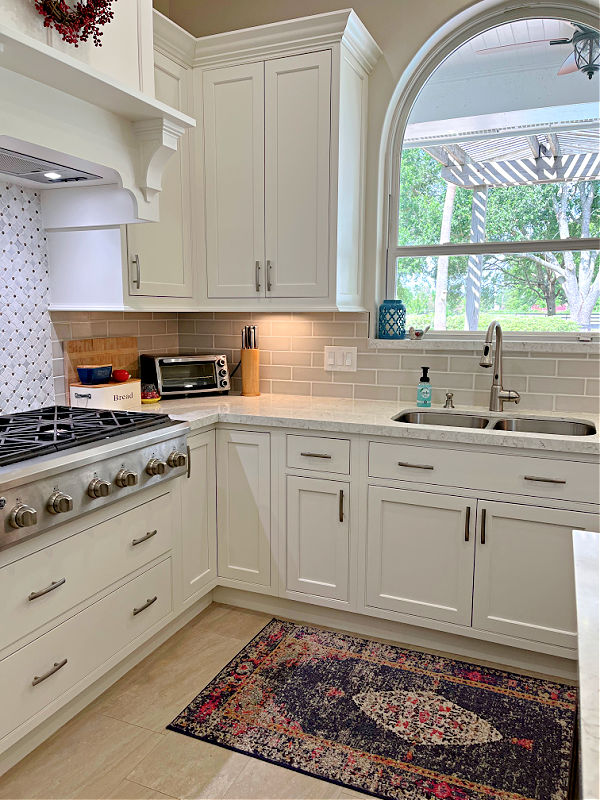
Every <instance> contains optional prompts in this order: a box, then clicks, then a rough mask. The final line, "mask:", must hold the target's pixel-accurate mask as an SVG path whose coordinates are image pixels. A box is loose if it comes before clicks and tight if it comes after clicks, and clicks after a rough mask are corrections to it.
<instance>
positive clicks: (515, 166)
mask: <svg viewBox="0 0 600 800" xmlns="http://www.w3.org/2000/svg"><path fill="white" fill-rule="evenodd" d="M403 148H405V149H407V148H421V149H423V150H424V151H425V152H427V153H429V155H431V156H432V157H433V158H435V160H436V161H438V162H439V163H440V164H441V165H442V170H441V175H442V177H443V178H444V180H445V181H446V183H447V184H448V188H447V193H446V202H445V204H444V218H443V219H442V226H441V227H442V230H441V237H440V243H443V242H444V241H446V242H447V241H448V240H449V238H450V221H451V213H452V207H453V202H454V194H455V192H456V188H457V187H461V188H465V189H470V190H471V191H472V192H473V199H472V206H471V209H472V210H471V235H470V243H471V252H470V254H469V263H468V269H467V281H466V287H465V292H466V317H467V322H468V324H469V326H471V324H472V325H473V326H474V327H476V320H477V318H478V312H479V297H480V291H481V275H482V265H483V245H482V243H483V242H484V241H485V230H486V213H487V198H488V190H489V188H490V187H493V186H524V185H532V184H538V183H557V182H565V181H581V180H594V179H598V178H600V126H599V117H598V106H597V105H596V104H594V103H586V104H578V105H574V106H561V107H556V108H544V109H529V110H526V111H513V112H505V113H502V114H485V115H481V116H478V117H463V118H457V119H452V120H442V121H434V122H423V123H416V124H409V125H407V128H406V133H405V137H404V142H403ZM440 246H441V245H440ZM404 249H406V248H404ZM557 249H558V248H557ZM561 249H562V248H561ZM444 252H447V246H446V248H444ZM461 252H462V253H465V249H464V248H463V249H462V250H461ZM430 253H431V251H430ZM415 255H417V253H416V252H415ZM471 329H472V328H471Z"/></svg>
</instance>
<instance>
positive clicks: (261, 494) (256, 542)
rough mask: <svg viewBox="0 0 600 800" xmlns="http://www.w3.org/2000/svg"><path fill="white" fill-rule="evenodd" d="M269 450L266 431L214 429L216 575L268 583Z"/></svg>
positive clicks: (269, 526) (269, 575) (235, 579)
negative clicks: (217, 544)
mask: <svg viewBox="0 0 600 800" xmlns="http://www.w3.org/2000/svg"><path fill="white" fill-rule="evenodd" d="M270 459H271V446H270V436H269V434H268V433H258V432H254V431H250V432H247V431H233V430H219V431H217V526H218V531H219V547H218V551H219V552H218V574H219V577H221V578H228V579H230V580H234V581H241V582H243V583H247V584H255V585H258V586H270V585H271V464H270Z"/></svg>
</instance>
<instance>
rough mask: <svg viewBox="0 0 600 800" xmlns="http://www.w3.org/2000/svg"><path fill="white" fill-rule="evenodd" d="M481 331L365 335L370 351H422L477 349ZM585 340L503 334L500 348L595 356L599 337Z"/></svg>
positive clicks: (574, 337) (482, 334) (479, 346)
mask: <svg viewBox="0 0 600 800" xmlns="http://www.w3.org/2000/svg"><path fill="white" fill-rule="evenodd" d="M484 337H485V332H484V331H477V332H476V333H475V332H474V333H466V334H460V333H453V334H439V333H437V334H425V336H424V337H423V339H418V340H414V339H373V338H369V348H370V349H373V350H408V351H412V352H422V351H427V352H429V351H431V350H440V351H441V350H464V351H473V350H479V349H480V348H481V347H482V345H483V342H484ZM591 337H592V340H591V341H589V342H582V341H579V340H578V339H577V338H576V335H575V336H572V337H566V336H560V335H558V336H556V335H555V334H549V335H546V336H543V335H537V336H536V335H535V334H533V335H532V334H529V335H528V336H527V335H524V334H510V333H504V335H503V338H502V349H503V351H504V352H505V353H525V354H526V353H564V354H566V355H579V356H587V355H592V356H597V355H599V354H600V336H599V335H598V334H597V333H592V334H591Z"/></svg>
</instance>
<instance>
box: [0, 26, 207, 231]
mask: <svg viewBox="0 0 600 800" xmlns="http://www.w3.org/2000/svg"><path fill="white" fill-rule="evenodd" d="M131 35H132V36H135V31H132V32H131ZM107 55H108V54H107ZM195 124H196V123H195V120H194V119H192V118H191V117H189V116H187V115H185V114H182V113H181V112H179V111H177V110H176V109H174V108H171V107H169V106H167V105H165V104H164V103H161V102H159V101H158V100H156V99H154V98H153V97H150V96H148V95H147V94H144V93H142V92H140V91H138V90H136V89H134V88H130V87H129V86H127V85H126V84H124V83H120V82H118V81H117V80H114V79H113V78H112V77H111V76H110V75H108V74H106V73H104V72H100V71H99V70H97V69H95V68H94V67H92V66H90V64H86V63H84V62H82V60H79V59H77V58H75V57H73V56H71V55H70V54H69V53H68V52H63V51H62V50H61V49H58V48H56V47H52V46H50V45H49V44H46V43H44V42H42V41H40V40H39V39H36V38H34V37H32V36H29V35H27V34H26V33H23V32H21V31H20V30H18V29H17V28H15V27H11V26H8V25H6V24H4V23H0V147H5V148H7V149H11V150H16V151H18V152H20V153H23V154H24V155H29V156H33V157H37V158H43V159H46V160H54V161H56V162H58V163H59V164H64V165H66V166H72V167H73V168H76V169H83V170H87V171H88V172H92V173H94V174H96V175H100V176H101V178H100V180H98V181H93V182H89V183H87V182H86V184H85V186H83V185H82V184H78V185H77V186H76V187H72V188H71V187H70V186H69V187H65V188H63V187H59V186H56V187H53V188H51V189H48V190H47V191H44V193H43V194H44V196H45V197H44V199H45V200H46V202H45V204H44V205H45V206H46V210H47V211H48V212H49V213H50V215H51V216H52V217H53V219H54V223H53V225H52V227H80V226H82V225H86V226H97V225H104V224H115V223H118V224H122V223H126V222H133V221H138V220H149V221H157V220H158V196H159V193H160V191H161V177H162V172H163V169H164V167H165V165H166V163H167V161H168V159H169V157H170V156H171V155H172V154H173V153H174V152H175V151H176V150H177V143H178V141H179V139H180V137H181V136H182V135H183V134H184V132H185V131H186V130H187V129H188V128H191V127H194V126H195ZM44 188H45V189H47V187H44ZM123 190H125V191H123ZM119 194H120V195H127V197H126V199H124V198H123V197H122V196H121V197H120V196H119ZM95 195H97V198H95V197H94V196H95ZM76 197H78V200H77V201H76V202H74V201H75V200H76ZM82 197H83V198H85V200H86V207H87V209H88V212H89V213H88V216H87V218H86V220H85V221H83V220H82V218H81V217H80V216H79V215H78V213H77V208H78V207H80V206H79V202H80V201H81V199H82ZM110 198H112V201H111V202H107V200H109V199H110ZM96 200H97V202H96ZM117 209H118V212H117ZM116 216H117V217H118V219H117V218H115V217H116ZM48 227H51V226H50V225H49V226H48Z"/></svg>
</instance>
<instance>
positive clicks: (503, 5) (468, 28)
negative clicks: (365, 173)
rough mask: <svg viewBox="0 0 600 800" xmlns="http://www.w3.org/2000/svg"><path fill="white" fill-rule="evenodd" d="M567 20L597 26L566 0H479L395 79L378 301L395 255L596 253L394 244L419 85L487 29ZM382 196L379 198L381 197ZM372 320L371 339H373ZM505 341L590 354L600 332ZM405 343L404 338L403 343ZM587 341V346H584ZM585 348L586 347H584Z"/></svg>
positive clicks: (588, 241) (448, 338)
mask: <svg viewBox="0 0 600 800" xmlns="http://www.w3.org/2000/svg"><path fill="white" fill-rule="evenodd" d="M540 17H549V18H553V17H554V18H558V19H565V18H568V19H571V20H573V21H576V22H581V24H583V25H588V26H589V27H596V28H597V26H598V23H597V19H596V20H594V19H593V15H592V13H591V11H590V7H589V5H588V4H587V3H585V0H566V2H561V1H560V0H558V2H549V3H548V2H546V3H542V4H540V5H539V6H536V7H535V8H531V7H521V8H518V9H515V7H514V5H513V4H512V3H511V2H510V0H482V2H480V3H477V4H476V6H474V7H472V8H471V9H467V10H466V11H464V12H462V13H461V14H458V15H457V16H456V17H455V18H454V19H452V20H450V22H448V23H446V24H445V25H443V26H442V27H441V28H440V29H439V30H438V31H437V32H436V34H434V35H433V36H432V37H431V38H430V39H429V40H428V41H427V42H426V43H425V44H424V45H423V47H422V48H421V49H420V50H419V52H418V53H417V54H416V56H415V57H414V58H413V60H412V61H411V63H410V65H409V67H408V69H407V70H406V71H405V72H404V74H403V75H402V78H401V80H400V81H399V83H398V85H397V87H396V91H395V93H394V96H393V97H392V101H391V103H390V106H389V108H388V113H387V117H386V121H385V123H384V131H383V138H382V145H385V150H384V149H383V147H382V155H383V163H381V160H380V178H381V177H383V180H380V185H382V186H384V187H385V191H384V192H383V193H382V194H380V200H379V202H380V206H379V216H380V219H381V220H382V223H383V224H382V227H381V228H380V230H381V232H382V235H381V234H380V235H381V244H382V247H381V248H380V252H381V253H382V259H381V268H382V269H381V272H380V273H379V278H378V280H377V285H376V287H375V299H376V301H377V300H379V301H381V300H383V299H386V298H389V299H395V292H396V279H397V276H396V259H397V258H399V257H418V256H433V257H436V256H440V255H448V256H458V255H479V254H483V255H485V254H490V253H491V254H504V253H526V252H529V253H531V252H540V251H554V252H558V251H560V252H564V251H569V250H570V251H573V252H576V251H583V250H598V249H600V238H596V237H589V238H580V239H557V240H554V239H553V240H540V239H535V240H526V241H523V240H518V241H511V242H493V241H486V242H480V243H472V242H465V243H448V244H434V245H405V246H398V244H397V241H398V220H399V216H400V208H399V201H400V165H401V156H402V145H403V141H404V135H405V130H406V126H407V124H408V119H409V116H410V111H411V109H412V106H413V104H414V102H415V100H416V98H417V96H418V94H419V92H420V91H421V89H422V87H423V86H424V85H425V83H426V82H427V81H428V80H429V78H430V77H431V76H432V75H433V73H434V71H435V70H436V69H437V68H438V66H440V64H441V63H442V62H443V61H444V60H445V59H446V58H447V56H449V55H450V54H451V53H452V52H453V51H454V50H456V49H457V48H458V47H460V46H461V45H462V44H465V43H466V42H468V41H469V40H470V39H471V38H473V37H474V36H476V35H477V34H479V33H482V32H483V31H485V30H488V29H490V28H492V27H496V26H498V25H501V24H503V23H506V22H510V21H512V20H518V19H528V18H529V19H531V18H536V19H537V18H540ZM382 195H383V196H382ZM375 329H376V321H375V319H373V320H372V329H371V330H372V336H373V340H374V342H377V343H380V342H381V341H382V340H379V339H375V338H374V337H375V335H376V334H375ZM483 335H484V332H483V331H432V332H431V333H430V334H428V335H427V342H428V343H429V344H430V345H434V346H435V345H436V344H437V346H439V345H440V343H441V344H444V343H445V344H446V345H450V344H451V343H452V341H455V342H457V343H458V342H462V343H465V342H466V341H470V342H475V341H478V340H480V339H482V337H483ZM505 337H506V340H507V343H508V344H510V342H511V341H512V342H534V341H537V342H540V343H541V345H542V347H546V346H547V344H548V343H551V342H555V343H559V342H567V343H571V345H572V346H574V347H575V348H578V347H582V348H583V349H584V351H585V352H589V343H590V341H591V342H593V343H594V344H597V343H598V341H600V334H599V333H598V332H595V331H581V332H578V331H572V332H571V331H562V332H561V331H555V332H554V331H540V332H537V333H530V332H525V331H523V332H520V331H507V332H506V333H505ZM404 341H406V340H404ZM584 343H585V344H584ZM585 345H587V347H585Z"/></svg>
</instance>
